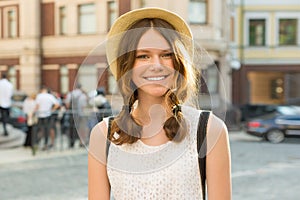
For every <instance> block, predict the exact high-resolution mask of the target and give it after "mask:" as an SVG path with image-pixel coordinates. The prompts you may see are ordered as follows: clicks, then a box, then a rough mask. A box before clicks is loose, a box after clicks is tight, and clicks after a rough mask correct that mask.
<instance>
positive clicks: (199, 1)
mask: <svg viewBox="0 0 300 200" xmlns="http://www.w3.org/2000/svg"><path fill="white" fill-rule="evenodd" d="M188 9H189V10H188V11H189V12H188V13H189V15H188V19H189V23H191V24H205V23H207V0H190V2H189V7H188Z"/></svg>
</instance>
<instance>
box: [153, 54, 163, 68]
mask: <svg viewBox="0 0 300 200" xmlns="http://www.w3.org/2000/svg"><path fill="white" fill-rule="evenodd" d="M162 64H163V63H162V60H161V59H160V56H153V57H152V59H151V64H150V70H155V71H162V70H163V65H162Z"/></svg>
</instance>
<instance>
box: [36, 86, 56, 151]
mask: <svg viewBox="0 0 300 200" xmlns="http://www.w3.org/2000/svg"><path fill="white" fill-rule="evenodd" d="M36 104H37V106H36V112H37V116H38V125H37V133H38V132H39V131H40V130H41V129H43V136H44V147H43V150H47V149H48V148H51V147H53V145H54V141H51V144H50V145H49V146H48V138H49V134H50V129H51V127H52V124H51V122H52V120H51V115H52V112H54V111H56V110H57V109H58V108H59V102H58V101H57V99H56V98H55V97H54V96H53V95H52V94H49V92H48V88H47V87H46V86H42V89H41V92H40V93H39V94H38V95H37V97H36Z"/></svg>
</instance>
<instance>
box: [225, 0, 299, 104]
mask: <svg viewBox="0 0 300 200" xmlns="http://www.w3.org/2000/svg"><path fill="white" fill-rule="evenodd" d="M232 25H233V26H232V27H233V30H234V33H236V34H235V35H234V38H233V40H232V44H231V49H232V54H231V59H232V60H234V62H233V64H235V65H236V63H237V62H239V63H240V68H239V69H238V70H235V71H234V72H233V81H232V83H233V84H232V85H233V90H232V91H233V99H232V101H233V103H234V104H237V105H240V104H246V103H249V104H300V90H299V87H300V56H299V55H300V3H299V1H298V0H286V1H281V0H272V1H267V0H234V5H233V6H232ZM237 66H238V64H237Z"/></svg>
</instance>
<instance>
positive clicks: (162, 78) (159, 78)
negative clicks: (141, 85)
mask: <svg viewBox="0 0 300 200" xmlns="http://www.w3.org/2000/svg"><path fill="white" fill-rule="evenodd" d="M168 76H169V75H164V76H151V77H143V78H144V79H146V80H147V81H161V80H164V79H166V78H167V77H168Z"/></svg>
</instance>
